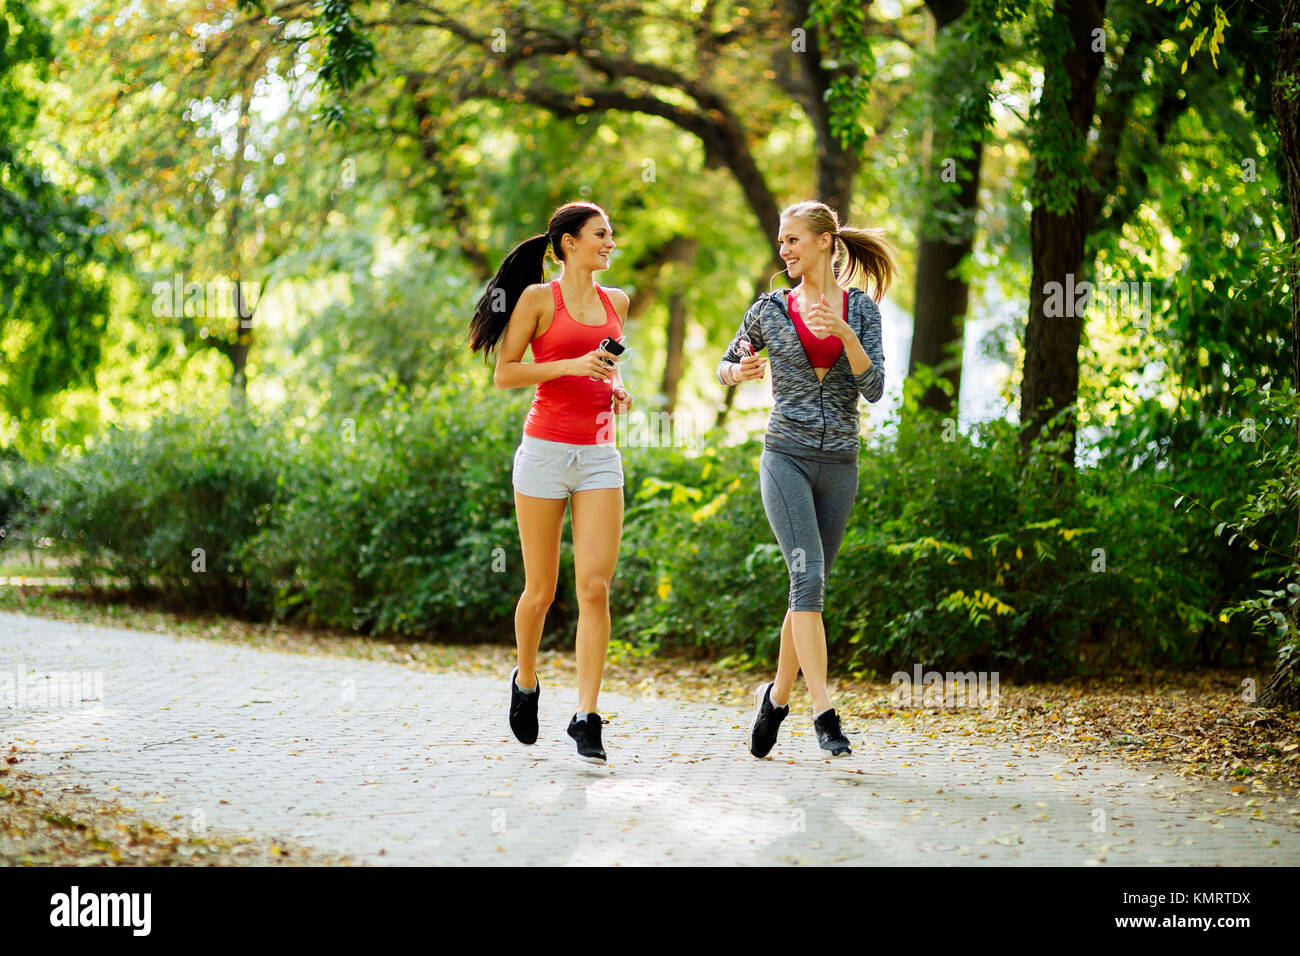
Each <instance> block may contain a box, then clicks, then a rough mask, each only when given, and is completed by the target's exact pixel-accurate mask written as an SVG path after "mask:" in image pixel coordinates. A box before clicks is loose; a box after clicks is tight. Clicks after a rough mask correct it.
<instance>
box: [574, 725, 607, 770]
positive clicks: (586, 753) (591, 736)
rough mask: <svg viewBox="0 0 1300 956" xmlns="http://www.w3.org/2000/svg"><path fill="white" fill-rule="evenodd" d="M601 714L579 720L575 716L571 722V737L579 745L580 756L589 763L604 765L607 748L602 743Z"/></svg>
mask: <svg viewBox="0 0 1300 956" xmlns="http://www.w3.org/2000/svg"><path fill="white" fill-rule="evenodd" d="M600 724H601V721H600V714H588V715H587V719H586V720H579V719H578V715H577V714H574V715H573V717H572V718H570V720H569V736H570V737H572V738H573V740H574V743H576V744H577V745H578V756H579V757H581V758H582V759H583V760H585V761H587V762H588V763H604V762H605V747H604V746H603V745H602V744H601V742H600Z"/></svg>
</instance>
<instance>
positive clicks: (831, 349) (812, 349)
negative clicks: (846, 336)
mask: <svg viewBox="0 0 1300 956" xmlns="http://www.w3.org/2000/svg"><path fill="white" fill-rule="evenodd" d="M787 297H788V299H789V301H790V317H791V318H792V319H794V330H795V331H796V332H798V333H799V341H800V342H802V343H803V350H804V352H805V353H806V354H807V356H808V364H810V365H811V366H812V367H813V368H830V367H831V366H832V365H834V364H835V360H836V359H837V358H839V357H840V353H841V352H843V351H844V343H843V342H841V341H840V340H839V339H837V338H836V337H835V336H833V335H828V336H826V337H825V338H821V337H820V336H816V335H813V334H812V330H811V329H809V328H808V326H806V325H805V324H804V321H803V317H802V316H800V315H799V297H798V296H797V295H795V294H794V289H791V290H790V291H789V293H787ZM844 314H845V315H848V314H849V293H848V290H845V292H844Z"/></svg>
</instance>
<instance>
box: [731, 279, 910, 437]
mask: <svg viewBox="0 0 1300 956" xmlns="http://www.w3.org/2000/svg"><path fill="white" fill-rule="evenodd" d="M787 291H788V290H786V289H779V290H777V291H776V292H764V293H763V294H762V295H760V296H759V297H758V299H757V300H755V302H754V304H753V305H751V306H750V307H749V311H747V312H746V313H745V319H744V321H743V322H741V323H740V329H739V330H738V331H737V332H736V334H735V336H734V337H733V338H732V340H731V343H730V344H729V345H728V346H727V351H726V352H725V353H723V356H722V361H721V362H719V363H718V369H717V372H716V373H715V374H716V375H717V377H718V381H719V382H721V383H722V384H723V385H725V384H727V383H726V382H723V381H722V370H723V368H724V367H725V366H726V365H727V363H729V362H739V361H740V359H741V356H742V352H741V350H740V340H741V338H742V337H744V338H748V339H749V341H750V343H751V344H753V346H754V349H755V351H758V352H761V351H762V350H763V349H764V348H766V349H767V354H768V359H769V364H770V366H771V368H772V395H773V398H774V399H775V401H776V406H775V407H774V408H773V409H772V417H771V418H770V419H769V420H768V423H767V431H768V434H769V435H772V434H774V435H777V436H779V437H781V438H786V439H792V440H794V441H796V442H799V443H800V444H801V445H804V446H806V447H808V448H811V449H815V450H817V451H821V452H825V453H830V454H831V455H833V456H834V457H836V458H842V457H853V458H856V457H857V454H858V448H859V447H860V441H859V437H858V427H859V419H858V396H859V395H861V396H862V397H863V398H865V399H866V400H867V401H869V402H876V401H879V400H880V396H881V395H882V394H884V391H885V353H884V349H883V348H882V347H881V332H880V309H879V308H878V307H877V306H876V303H875V302H874V301H873V300H872V298H871V296H869V295H867V294H866V293H865V292H863V291H862V290H861V289H858V288H852V289H850V290H849V314H848V319H847V321H848V323H849V328H851V329H852V330H853V331H854V333H855V334H856V335H857V337H858V341H859V342H861V343H862V348H863V351H865V352H866V353H867V357H868V358H869V359H871V367H870V368H868V369H867V370H866V371H865V372H863V373H862V374H861V375H854V374H853V370H852V369H851V368H849V359H848V355H847V354H845V353H843V352H841V353H840V356H839V358H837V359H836V360H835V364H834V365H832V366H831V368H830V371H828V372H827V373H826V377H825V378H823V379H822V380H821V381H820V382H819V381H817V373H816V372H814V371H813V367H812V363H811V362H809V361H808V355H807V353H805V352H804V350H803V343H802V342H800V341H799V333H798V331H796V329H795V326H794V320H793V319H792V318H791V317H790V314H789V312H788V311H787V310H786V307H785V296H786V292H787Z"/></svg>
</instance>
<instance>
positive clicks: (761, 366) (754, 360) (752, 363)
mask: <svg viewBox="0 0 1300 956" xmlns="http://www.w3.org/2000/svg"><path fill="white" fill-rule="evenodd" d="M766 371H767V359H766V358H764V357H763V356H761V355H746V356H745V357H744V358H742V359H741V360H740V361H739V362H733V363H731V374H732V376H733V377H734V378H735V380H736V382H737V384H739V383H740V382H747V381H749V380H750V379H755V378H762V377H763V375H764V374H765V373H766Z"/></svg>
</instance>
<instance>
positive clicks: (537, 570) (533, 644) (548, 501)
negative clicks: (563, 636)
mask: <svg viewBox="0 0 1300 956" xmlns="http://www.w3.org/2000/svg"><path fill="white" fill-rule="evenodd" d="M566 504H567V502H566V500H565V499H563V498H554V499H553V498H533V497H530V496H529V495H521V494H520V493H519V492H517V491H516V492H515V515H516V517H517V518H518V520H519V543H520V545H521V547H522V548H523V552H524V593H523V594H522V595H520V597H519V603H518V604H517V605H516V606H515V648H516V652H517V653H518V656H519V674H518V676H517V677H516V678H515V680H516V682H517V683H518V684H519V686H520V687H523V688H525V689H527V688H529V687H532V686H534V685H535V684H536V683H537V646H538V644H540V643H541V640H542V628H543V627H544V625H545V624H546V612H547V611H548V610H549V609H550V607H551V602H552V601H554V600H555V583H556V580H557V578H558V577H559V573H560V529H561V528H562V527H563V526H564V508H565V505H566Z"/></svg>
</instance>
